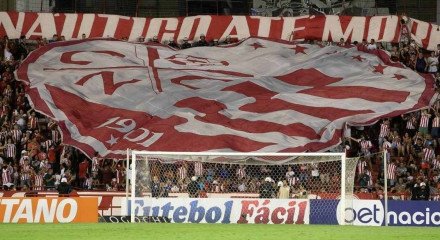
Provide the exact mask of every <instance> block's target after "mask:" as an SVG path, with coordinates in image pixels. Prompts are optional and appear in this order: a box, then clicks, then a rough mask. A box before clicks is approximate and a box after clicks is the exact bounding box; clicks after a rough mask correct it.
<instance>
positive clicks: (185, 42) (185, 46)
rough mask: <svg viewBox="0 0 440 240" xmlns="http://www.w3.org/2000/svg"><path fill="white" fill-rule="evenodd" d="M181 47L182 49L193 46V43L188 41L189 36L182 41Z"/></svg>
mask: <svg viewBox="0 0 440 240" xmlns="http://www.w3.org/2000/svg"><path fill="white" fill-rule="evenodd" d="M180 48H181V49H187V48H191V44H190V43H189V42H188V38H187V37H185V38H183V43H182V45H180Z"/></svg>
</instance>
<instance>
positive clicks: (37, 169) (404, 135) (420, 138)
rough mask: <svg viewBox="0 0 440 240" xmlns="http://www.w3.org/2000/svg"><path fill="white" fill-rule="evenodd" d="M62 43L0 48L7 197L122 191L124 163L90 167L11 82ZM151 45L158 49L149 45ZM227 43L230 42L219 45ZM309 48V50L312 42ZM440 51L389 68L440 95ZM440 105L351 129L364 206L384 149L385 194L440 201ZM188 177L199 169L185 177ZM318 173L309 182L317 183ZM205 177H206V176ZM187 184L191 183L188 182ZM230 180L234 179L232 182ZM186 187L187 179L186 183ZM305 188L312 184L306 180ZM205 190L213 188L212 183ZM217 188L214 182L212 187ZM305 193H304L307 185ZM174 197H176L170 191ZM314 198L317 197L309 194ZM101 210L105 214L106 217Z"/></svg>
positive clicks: (0, 135) (6, 43)
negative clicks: (426, 81)
mask: <svg viewBox="0 0 440 240" xmlns="http://www.w3.org/2000/svg"><path fill="white" fill-rule="evenodd" d="M62 40H63V36H59V37H58V36H56V35H55V36H53V38H52V39H50V40H47V39H40V40H37V41H28V40H26V39H25V38H24V37H22V38H20V39H8V37H6V36H5V37H4V38H3V39H1V41H0V60H1V65H0V74H1V80H0V92H1V93H2V94H1V97H0V126H1V131H0V166H2V171H1V175H2V177H1V186H2V188H3V190H4V191H6V190H20V191H41V190H55V189H56V188H57V186H58V185H59V184H60V182H61V180H62V179H64V178H66V180H67V183H68V184H70V185H71V186H73V187H74V188H75V189H77V190H82V189H87V190H107V191H118V190H123V189H124V188H125V174H126V170H125V169H126V166H125V162H124V161H121V160H115V159H102V158H99V157H98V155H96V156H95V157H93V158H92V159H87V157H86V156H85V155H84V154H82V153H81V152H80V151H78V150H76V149H74V148H72V147H70V146H65V145H63V142H62V137H61V134H60V132H59V130H58V128H57V123H56V122H54V121H52V120H51V119H50V118H48V117H46V116H43V115H41V114H39V113H38V112H35V111H34V110H33V109H32V105H31V104H30V103H29V102H28V100H27V99H26V97H25V95H26V92H25V90H24V89H25V88H24V85H23V83H22V82H19V81H16V80H15V78H14V70H15V69H17V67H18V66H19V64H20V61H22V60H23V59H24V58H25V57H26V56H27V54H28V53H29V52H30V51H31V50H33V49H35V48H38V47H40V46H43V45H45V44H48V43H50V42H54V41H62ZM207 40H208V42H206V41H205V39H202V40H200V41H198V42H195V43H193V44H189V43H187V42H185V43H183V46H182V45H177V44H176V43H174V42H171V43H168V42H164V43H163V44H169V46H170V47H173V48H189V47H198V46H208V45H209V46H216V45H218V44H219V43H218V42H219V41H218V40H215V39H207ZM151 41H157V39H154V38H153V39H152V40H151ZM222 43H225V44H228V43H230V39H226V40H225V42H220V44H222ZM309 43H310V42H309ZM313 43H314V44H323V45H332V44H339V45H351V44H353V45H357V47H358V48H360V49H364V50H366V51H368V50H369V49H384V48H385V47H387V46H389V44H385V43H380V42H377V43H376V42H374V41H371V42H370V43H368V42H367V41H366V40H365V41H363V42H362V43H356V42H355V43H346V42H345V41H344V39H341V40H340V42H339V43H327V42H313ZM438 49H439V50H437V51H433V52H427V51H425V50H424V49H421V48H419V47H418V46H417V44H415V43H414V42H411V43H409V44H407V45H406V44H403V45H401V47H399V45H393V46H392V47H391V50H390V52H389V54H390V56H391V60H393V61H400V62H401V63H403V64H404V65H406V66H407V67H408V68H411V69H413V70H414V71H417V72H420V73H430V74H435V77H436V85H435V86H433V87H435V88H436V89H438V87H439V86H440V85H439V83H440V82H439V80H440V75H439V72H438V70H439V66H438V65H439V57H440V46H439V48H438ZM439 107H440V104H439V101H436V102H435V103H434V104H433V105H432V106H431V107H430V108H429V109H423V110H421V111H418V112H413V113H407V114H404V115H402V116H400V117H395V118H391V119H382V120H380V121H379V122H378V123H376V124H374V125H372V126H364V127H350V126H348V128H350V130H351V131H348V132H351V133H350V134H346V135H345V137H346V139H345V141H343V143H342V144H341V146H340V147H339V149H340V150H341V149H342V150H343V149H346V150H347V154H348V156H351V157H354V156H361V157H362V160H361V161H359V163H358V166H357V170H356V180H355V181H356V182H355V185H356V187H355V192H356V193H357V194H360V195H365V196H366V198H376V199H378V198H379V199H380V198H381V197H383V191H384V189H383V186H384V179H383V175H382V176H381V174H380V173H381V172H382V171H383V169H382V164H381V154H379V153H380V152H382V151H383V150H384V149H386V150H388V151H389V152H390V158H391V163H390V164H389V166H388V175H389V179H388V181H389V182H388V183H389V184H388V186H389V187H390V188H389V189H388V191H389V192H390V195H391V196H392V197H393V198H394V199H402V200H409V199H412V200H419V199H426V198H428V199H431V200H439V190H440V181H439V179H440V175H439V174H440V142H439V137H440V131H439V130H440V115H439ZM204 169H211V170H210V171H212V174H213V175H214V178H204V179H205V181H210V180H209V179H211V180H212V179H215V178H216V177H217V176H220V175H221V174H223V173H222V172H223V171H224V170H222V165H221V164H217V165H213V166H210V167H208V166H205V168H204ZM187 170H188V171H190V172H191V173H193V172H194V171H195V169H187ZM312 171H313V169H308V170H307V172H306V173H305V174H307V175H310V176H312ZM178 174H179V169H170V170H169V172H167V173H166V174H165V175H164V176H163V177H161V178H160V181H161V183H162V184H165V183H170V184H172V186H170V191H179V190H180V189H184V187H185V186H183V185H185V184H188V183H189V180H188V181H187V182H185V183H178V182H177V176H178ZM204 174H207V173H206V172H205V173H204ZM188 176H190V175H189V174H188ZM228 177H231V178H233V177H235V174H230V176H229V175H228ZM188 179H189V178H188ZM304 179H305V180H304V181H307V179H308V178H304ZM258 181H263V179H252V180H249V182H247V183H246V182H245V183H244V184H247V185H248V186H246V188H245V189H246V191H249V192H255V191H257V188H256V187H252V186H253V185H256V184H257V182H258ZM207 184H208V183H207ZM209 184H213V186H214V182H210V183H209ZM304 185H306V184H305V183H304ZM422 185H426V188H428V189H429V192H430V194H429V197H426V196H425V195H424V196H419V195H420V194H418V192H420V191H419V190H418V188H419V187H420V186H422ZM238 187H239V186H237V188H235V189H236V190H234V188H233V187H223V188H222V187H219V188H215V187H212V188H209V189H208V191H213V192H230V191H238ZM173 189H174V190H173ZM309 190H310V191H313V189H309ZM103 209H104V208H102V209H100V210H103Z"/></svg>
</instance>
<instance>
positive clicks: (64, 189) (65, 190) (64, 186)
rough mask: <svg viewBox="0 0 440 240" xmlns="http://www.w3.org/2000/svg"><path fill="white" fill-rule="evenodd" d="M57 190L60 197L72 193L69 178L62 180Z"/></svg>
mask: <svg viewBox="0 0 440 240" xmlns="http://www.w3.org/2000/svg"><path fill="white" fill-rule="evenodd" d="M57 190H58V193H59V194H60V195H67V194H69V193H71V192H72V187H71V186H70V185H69V183H68V182H67V178H61V183H60V185H58V188H57Z"/></svg>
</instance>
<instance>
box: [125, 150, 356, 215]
mask: <svg viewBox="0 0 440 240" xmlns="http://www.w3.org/2000/svg"><path fill="white" fill-rule="evenodd" d="M127 156H128V158H127V165H128V166H129V168H128V170H129V171H131V174H130V184H129V191H130V193H129V194H128V195H129V198H128V199H127V211H128V212H127V215H130V216H131V221H132V222H135V217H136V216H137V215H139V213H137V212H136V211H137V210H136V208H135V206H136V201H143V202H149V203H152V202H157V201H159V200H160V199H164V198H169V199H174V200H173V201H175V200H176V199H180V200H182V201H183V202H184V201H189V200H188V198H191V199H193V198H197V199H203V198H208V199H210V200H212V199H220V198H221V199H224V198H228V199H256V198H268V199H269V198H270V199H282V198H288V199H305V200H308V199H339V204H338V205H339V207H338V208H337V209H338V212H337V214H338V218H340V219H345V214H346V211H345V209H346V207H347V206H348V207H349V206H350V205H351V200H352V199H353V187H354V178H355V168H356V164H357V160H358V158H346V155H345V153H237V152H148V151H134V150H132V151H127ZM194 182H196V183H194ZM192 186H196V187H197V190H194V188H193V187H192ZM265 186H269V187H268V189H269V190H268V193H265V191H266V190H265V189H264V188H265ZM271 186H272V187H271ZM140 199H143V200H140ZM185 199H186V200H185ZM341 206H342V207H341ZM275 207H276V206H274V208H275ZM329 209H330V207H329ZM151 211H153V212H154V210H151ZM157 211H159V210H157ZM329 211H330V210H329ZM335 211H336V210H335ZM149 214H150V215H151V212H150V213H149ZM154 214H157V212H156V213H154ZM154 214H153V215H154ZM344 223H345V221H340V224H344Z"/></svg>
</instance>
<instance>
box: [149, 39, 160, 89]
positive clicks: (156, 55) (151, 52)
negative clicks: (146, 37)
mask: <svg viewBox="0 0 440 240" xmlns="http://www.w3.org/2000/svg"><path fill="white" fill-rule="evenodd" d="M147 51H148V65H149V66H150V67H151V68H152V70H153V76H154V80H155V81H156V88H157V90H158V91H159V92H163V90H162V85H161V83H160V79H159V73H158V72H157V68H156V67H155V66H154V60H156V59H159V52H158V51H157V49H156V48H152V47H149V48H147Z"/></svg>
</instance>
